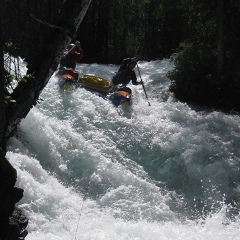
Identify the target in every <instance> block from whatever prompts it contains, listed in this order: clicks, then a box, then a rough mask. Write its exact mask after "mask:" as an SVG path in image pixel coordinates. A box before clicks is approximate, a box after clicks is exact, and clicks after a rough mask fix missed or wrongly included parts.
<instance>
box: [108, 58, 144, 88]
mask: <svg viewBox="0 0 240 240" xmlns="http://www.w3.org/2000/svg"><path fill="white" fill-rule="evenodd" d="M136 65H137V61H136V59H135V58H126V59H124V60H123V63H122V64H121V66H120V68H119V70H118V72H117V73H116V75H115V76H113V78H112V80H111V83H110V88H111V91H114V90H115V87H116V86H117V85H119V84H121V85H124V86H126V85H127V84H129V82H130V81H132V84H133V85H138V84H142V81H140V82H138V81H137V77H136V74H135V72H134V68H135V66H136Z"/></svg>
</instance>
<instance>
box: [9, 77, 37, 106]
mask: <svg viewBox="0 0 240 240" xmlns="http://www.w3.org/2000/svg"><path fill="white" fill-rule="evenodd" d="M34 79H35V78H34V76H33V75H25V76H23V77H20V78H17V77H16V76H14V75H11V74H8V75H6V76H5V93H6V94H5V103H6V104H9V103H15V100H13V99H12V98H11V96H10V93H11V92H13V91H14V89H15V88H16V87H17V86H18V84H20V83H26V82H28V81H33V80H34Z"/></svg>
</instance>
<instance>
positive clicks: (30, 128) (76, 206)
mask: <svg viewBox="0 0 240 240" xmlns="http://www.w3.org/2000/svg"><path fill="white" fill-rule="evenodd" d="M139 67H140V71H141V76H142V79H143V81H144V83H145V88H146V91H147V94H148V98H149V102H150V103H151V106H148V102H147V100H146V97H145V94H144V91H143V89H142V87H141V86H140V85H139V86H132V85H131V84H130V87H131V89H132V91H133V105H132V106H131V107H118V108H116V107H114V106H113V105H112V104H111V102H109V101H108V100H107V99H105V98H103V97H101V96H99V95H98V94H95V93H92V92H90V91H87V90H85V89H83V88H78V89H76V90H74V91H65V92H63V91H61V90H60V89H59V88H58V85H57V78H56V77H55V76H53V77H52V79H51V80H50V82H49V84H48V85H47V87H46V88H45V89H44V91H43V92H42V94H41V98H42V99H43V101H42V102H41V103H40V104H38V105H37V106H36V107H34V108H33V109H32V110H31V111H30V113H29V114H28V116H27V117H26V118H25V119H24V120H23V121H22V122H21V125H20V127H19V131H18V136H17V137H13V138H11V140H10V141H9V143H8V153H7V158H8V159H9V161H10V162H11V163H12V165H13V166H14V167H15V168H16V169H17V171H18V182H17V186H20V187H22V188H24V189H25V192H24V198H23V199H22V200H21V202H20V204H19V206H20V208H22V209H23V210H24V211H25V213H26V215H27V216H28V218H29V226H28V231H29V235H28V236H27V238H26V239H29V240H30V239H31V240H35V239H38V240H51V239H54V240H63V239H64V240H67V239H69V240H70V239H81V240H87V239H97V240H101V239H111V240H115V239H116V240H120V239H121V240H127V239H131V240H141V239H143V240H148V239H152V240H155V239H156V240H158V239H161V240H162V239H163V240H170V239H171V240H172V239H174V240H178V239H179V240H186V239H191V240H195V239H196V240H203V239H204V240H205V239H208V240H220V239H234V240H235V239H236V240H237V239H239V231H240V230H239V229H240V219H239V209H240V207H239V197H240V172H239V168H240V150H239V149H240V141H239V140H240V135H239V132H240V131H239V130H240V128H239V120H240V117H239V115H230V114H225V113H221V112H219V111H204V110H199V109H196V108H191V107H190V106H188V105H187V104H184V103H181V102H177V101H176V100H175V99H174V97H173V95H172V94H171V93H170V92H169V91H168V87H169V81H168V80H167V78H166V73H167V71H168V70H170V69H172V67H173V66H172V63H170V62H169V61H168V60H163V61H152V62H140V63H139ZM77 69H78V70H79V71H80V75H83V74H86V73H92V74H96V75H99V76H102V77H105V78H107V79H109V80H110V79H111V77H112V76H113V75H114V72H116V71H117V69H118V66H115V65H99V64H79V65H78V66H77ZM136 72H137V71H136Z"/></svg>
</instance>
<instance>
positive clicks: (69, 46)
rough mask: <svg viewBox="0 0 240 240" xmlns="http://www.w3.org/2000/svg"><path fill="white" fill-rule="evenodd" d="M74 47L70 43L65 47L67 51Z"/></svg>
mask: <svg viewBox="0 0 240 240" xmlns="http://www.w3.org/2000/svg"><path fill="white" fill-rule="evenodd" d="M74 46H75V45H74V44H73V43H71V44H69V45H68V46H67V49H68V50H71V49H72V48H73V47H74Z"/></svg>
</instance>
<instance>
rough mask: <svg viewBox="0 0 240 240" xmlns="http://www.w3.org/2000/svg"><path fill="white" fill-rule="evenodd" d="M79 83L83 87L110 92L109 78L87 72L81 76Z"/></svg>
mask: <svg viewBox="0 0 240 240" xmlns="http://www.w3.org/2000/svg"><path fill="white" fill-rule="evenodd" d="M78 83H79V84H81V85H82V86H83V87H85V88H88V89H92V90H95V91H99V92H104V93H108V92H109V90H110V85H109V82H108V80H107V79H105V78H102V77H99V76H96V75H93V74H85V75H83V76H82V77H80V78H79V80H78Z"/></svg>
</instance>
